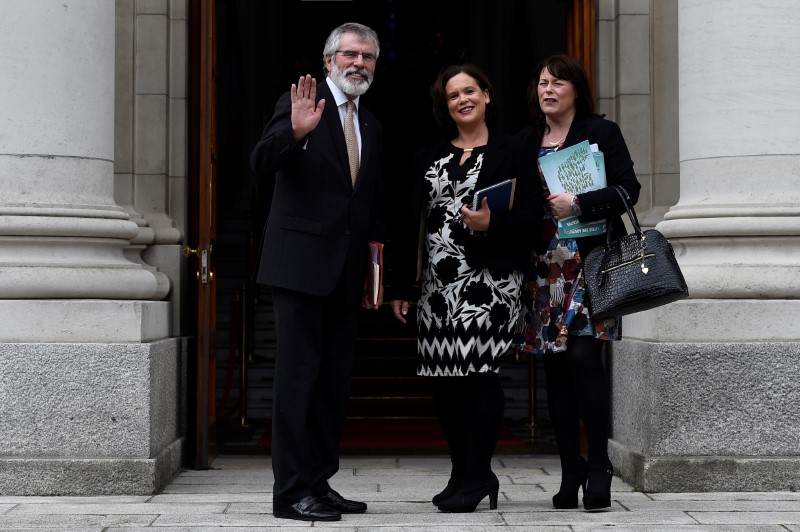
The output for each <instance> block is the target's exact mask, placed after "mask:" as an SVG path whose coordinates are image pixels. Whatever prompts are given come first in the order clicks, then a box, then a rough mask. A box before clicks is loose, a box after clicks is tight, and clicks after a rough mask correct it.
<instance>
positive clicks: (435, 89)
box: [431, 63, 497, 138]
mask: <svg viewBox="0 0 800 532" xmlns="http://www.w3.org/2000/svg"><path fill="white" fill-rule="evenodd" d="M462 73H463V74H466V75H467V76H469V77H471V78H472V79H474V80H475V81H477V82H478V87H479V88H480V89H481V91H487V92H488V93H489V103H488V104H486V116H485V117H484V121H485V122H486V123H487V124H491V123H493V122H494V120H495V117H496V116H497V112H496V111H495V106H494V102H495V93H494V87H493V86H492V83H491V82H490V81H489V78H488V77H487V76H486V74H484V72H483V70H481V69H480V68H478V67H477V66H475V65H473V64H469V63H465V64H463V65H450V66H446V67H444V68H442V70H441V71H439V75H438V76H437V77H436V81H434V82H433V85H431V100H433V118H434V120H436V125H437V126H438V127H439V130H440V131H441V132H442V133H443V134H445V135H447V136H448V138H454V137H455V136H456V135H458V128H457V127H456V123H455V121H454V120H453V117H451V116H450V110H449V109H448V107H447V93H446V91H445V87H446V86H447V82H448V81H450V80H451V79H452V78H453V77H455V76H457V75H458V74H462Z"/></svg>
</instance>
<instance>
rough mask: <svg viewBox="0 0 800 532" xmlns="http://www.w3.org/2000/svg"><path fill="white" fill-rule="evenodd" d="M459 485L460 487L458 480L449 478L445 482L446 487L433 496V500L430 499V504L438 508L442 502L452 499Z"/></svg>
mask: <svg viewBox="0 0 800 532" xmlns="http://www.w3.org/2000/svg"><path fill="white" fill-rule="evenodd" d="M460 485H461V481H460V480H455V479H453V478H450V480H448V481H447V486H446V487H445V488H444V489H443V490H442V491H440V492H439V493H437V494H436V495H434V496H433V499H431V502H432V503H433V504H434V505H436V506H438V505H439V503H440V502H442V501H443V500H445V499H449V498H450V497H452V496H453V495H454V494H455V492H457V491H458V487H459V486H460Z"/></svg>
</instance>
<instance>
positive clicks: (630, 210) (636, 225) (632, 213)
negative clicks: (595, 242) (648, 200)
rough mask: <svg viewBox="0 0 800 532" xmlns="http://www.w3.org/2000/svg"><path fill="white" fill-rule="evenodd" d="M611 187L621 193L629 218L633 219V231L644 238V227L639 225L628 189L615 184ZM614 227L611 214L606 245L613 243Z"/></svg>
mask: <svg viewBox="0 0 800 532" xmlns="http://www.w3.org/2000/svg"><path fill="white" fill-rule="evenodd" d="M611 188H613V189H614V190H615V191H616V192H617V194H619V197H620V199H621V200H622V204H623V205H624V206H625V211H626V212H627V213H628V219H629V220H630V221H631V225H632V226H633V231H634V232H635V233H636V234H637V235H639V237H640V238H644V235H643V234H642V228H641V227H640V226H639V218H638V217H637V216H636V211H635V210H633V206H632V205H631V197H630V196H629V195H628V191H627V190H625V188H624V187H622V186H620V185H614V186H613V187H611ZM613 227H614V217H613V216H611V217H609V219H608V229H607V231H606V247H608V246H610V245H611V233H613V231H612V229H613Z"/></svg>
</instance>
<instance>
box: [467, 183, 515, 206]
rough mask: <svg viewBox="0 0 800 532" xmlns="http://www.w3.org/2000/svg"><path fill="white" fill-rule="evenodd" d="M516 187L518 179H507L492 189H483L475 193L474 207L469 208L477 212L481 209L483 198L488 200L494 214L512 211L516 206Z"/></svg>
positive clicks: (491, 187)
mask: <svg viewBox="0 0 800 532" xmlns="http://www.w3.org/2000/svg"><path fill="white" fill-rule="evenodd" d="M516 185H517V180H516V179H506V180H505V181H501V182H500V183H495V184H494V185H492V186H490V187H486V188H482V189H480V190H478V191H477V192H475V196H474V197H473V198H472V205H470V207H469V208H470V209H471V210H473V211H477V210H478V209H480V208H481V203H482V202H483V198H486V200H487V202H488V204H489V210H491V211H493V212H504V211H510V210H511V207H512V206H513V205H514V188H515V187H516Z"/></svg>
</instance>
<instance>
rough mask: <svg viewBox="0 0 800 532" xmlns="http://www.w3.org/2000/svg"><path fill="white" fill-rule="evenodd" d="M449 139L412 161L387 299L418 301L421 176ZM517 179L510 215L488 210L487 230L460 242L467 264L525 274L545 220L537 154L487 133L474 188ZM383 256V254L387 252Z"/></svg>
mask: <svg viewBox="0 0 800 532" xmlns="http://www.w3.org/2000/svg"><path fill="white" fill-rule="evenodd" d="M449 143H450V141H449V140H444V139H443V140H440V141H437V142H434V143H432V144H430V145H429V146H427V147H425V148H423V149H421V150H420V151H418V152H417V154H416V155H415V157H414V172H413V179H414V181H413V184H412V186H411V187H410V190H411V197H410V200H409V205H410V206H411V208H410V209H409V213H408V214H409V216H408V217H407V218H406V222H405V223H404V226H403V227H401V228H400V230H399V231H397V233H396V241H397V245H398V251H397V252H395V253H393V255H394V256H396V264H395V266H394V267H393V268H392V267H390V268H389V269H390V270H391V275H390V276H389V278H388V279H387V297H386V299H387V300H389V299H402V300H407V301H413V300H416V299H417V298H418V294H419V290H418V288H419V287H418V286H416V281H417V279H416V277H417V276H416V273H417V270H418V268H417V266H418V264H419V263H418V261H422V262H423V263H424V261H426V260H427V257H426V256H424V254H422V255H420V253H422V252H423V251H424V249H421V247H420V233H421V230H424V225H422V224H423V215H424V213H425V212H426V207H427V205H426V201H427V190H426V189H425V186H424V184H425V173H426V172H427V171H428V169H429V168H430V167H431V165H432V164H433V163H434V162H435V161H436V159H437V158H438V157H440V156H441V155H442V153H444V150H445V149H446V148H447V145H448V144H449ZM510 178H516V180H517V181H516V187H515V192H514V203H513V207H512V209H511V210H510V211H506V212H492V213H491V217H490V221H489V229H488V230H487V231H486V232H485V233H476V234H474V235H471V236H469V237H468V239H467V241H466V243H465V244H464V252H465V258H466V261H467V264H469V266H470V267H472V268H476V269H481V268H492V269H498V270H526V269H527V268H528V265H529V263H530V257H531V250H532V249H533V245H534V243H535V242H536V239H537V237H538V235H539V230H540V226H541V223H542V218H543V217H544V206H543V205H544V200H543V198H542V189H541V186H540V184H539V183H540V181H539V174H538V171H537V166H536V152H533V151H531V150H530V149H529V148H528V147H527V146H526V145H525V144H524V143H523V142H522V141H521V140H520V139H518V138H515V137H512V136H509V135H506V134H505V133H501V132H500V131H497V130H495V129H490V130H489V141H488V143H487V145H486V149H485V151H484V158H483V166H482V167H481V170H480V174H479V175H478V180H477V182H476V184H475V190H479V189H482V188H486V187H488V186H490V185H493V184H495V183H499V182H501V181H504V180H506V179H510ZM387 254H388V253H387Z"/></svg>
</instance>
